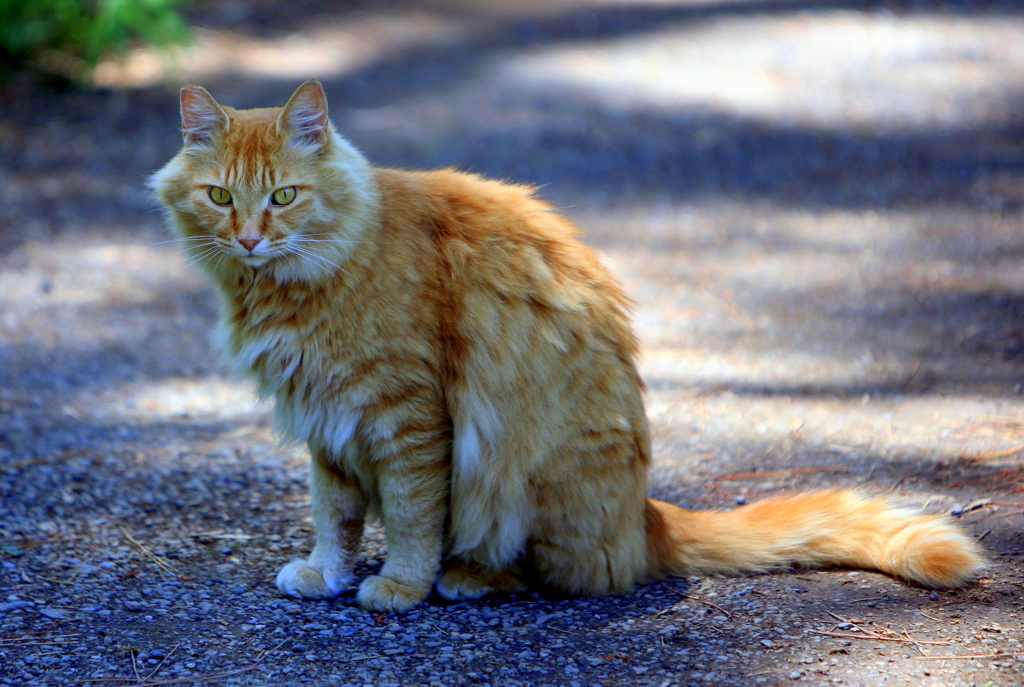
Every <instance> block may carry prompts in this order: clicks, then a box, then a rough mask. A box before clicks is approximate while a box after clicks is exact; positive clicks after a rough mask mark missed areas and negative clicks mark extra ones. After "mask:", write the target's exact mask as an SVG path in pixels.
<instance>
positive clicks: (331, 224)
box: [151, 80, 984, 612]
mask: <svg viewBox="0 0 1024 687" xmlns="http://www.w3.org/2000/svg"><path fill="white" fill-rule="evenodd" d="M181 116H182V130H183V132H184V138H185V140H184V147H183V148H182V150H181V152H180V153H179V154H178V155H177V156H176V157H174V158H173V159H172V160H171V161H170V162H169V163H168V164H167V166H165V167H164V168H163V169H162V170H160V171H159V172H158V173H157V174H156V175H154V176H153V178H152V182H151V185H152V188H153V189H154V190H155V191H156V193H157V195H158V197H159V199H160V201H161V202H162V203H163V205H164V206H165V207H166V209H167V214H168V216H169V218H170V223H171V224H172V226H173V227H174V229H175V231H176V232H177V233H178V234H179V236H180V237H181V240H182V241H183V242H184V243H185V246H186V250H187V251H188V252H189V253H191V254H192V255H193V256H194V257H195V258H196V259H197V261H198V263H199V264H200V265H202V267H203V268H204V269H205V270H206V272H208V273H209V275H210V277H211V278H212V279H213V281H214V283H215V284H216V286H217V288H218V289H219V291H220V295H221V299H222V301H223V318H222V323H221V324H222V337H223V342H224V346H225V348H226V350H227V353H228V354H229V356H230V358H231V359H232V360H233V361H234V363H235V364H236V365H237V367H238V368H240V369H242V370H244V371H245V372H247V373H249V374H251V375H253V376H254V377H255V379H256V381H257V383H258V387H259V390H260V392H261V393H262V394H264V395H266V396H269V397H273V398H274V399H275V408H276V423H277V425H278V427H279V429H280V431H281V432H282V433H283V434H284V435H285V436H287V437H290V438H292V439H295V440H298V441H302V442H305V443H306V444H307V445H308V446H309V450H310V453H311V455H312V507H313V515H314V520H315V524H316V545H315V546H314V548H313V551H312V553H311V554H310V556H309V557H308V558H306V559H302V560H295V561H292V562H291V563H289V564H287V565H286V566H285V567H284V568H283V569H282V570H281V571H280V573H279V574H278V576H277V585H278V587H279V588H280V589H281V590H282V591H283V592H284V593H286V594H290V595H292V596H295V597H300V598H324V597H332V596H336V595H337V594H339V593H341V592H342V591H343V590H345V589H346V588H347V587H348V586H349V585H350V584H351V583H352V579H353V574H352V571H353V562H354V560H355V557H356V553H357V550H358V547H359V543H360V538H361V535H362V531H363V522H364V518H365V517H366V516H367V514H372V515H375V516H377V517H379V518H380V519H381V520H382V521H383V524H384V528H385V533H386V536H387V542H388V553H387V557H386V560H385V562H384V565H383V568H382V569H381V571H380V573H379V574H378V575H375V576H372V577H369V578H368V579H365V580H363V581H362V583H361V584H360V586H359V590H358V599H359V602H360V604H361V605H362V606H363V607H364V608H367V609H373V610H376V611H396V612H402V611H406V610H408V609H410V608H412V607H413V606H415V605H416V604H418V603H420V602H421V601H423V599H424V598H425V597H426V596H427V594H428V593H429V592H430V590H431V588H432V587H433V586H434V585H435V583H436V586H437V590H438V591H439V592H440V594H441V595H442V596H444V597H446V598H449V599H459V598H473V597H477V596H480V595H482V594H486V593H488V592H491V591H508V590H515V589H520V588H522V587H523V586H524V585H525V584H526V583H527V582H531V581H532V582H537V583H540V584H546V585H550V586H551V587H553V588H556V589H559V590H562V591H564V592H568V593H583V594H605V593H609V592H612V593H614V592H624V591H627V590H629V589H631V588H633V587H634V586H635V585H636V584H637V583H639V582H642V581H645V580H652V579H656V578H658V577H660V576H664V575H681V574H686V573H689V572H708V573H735V572H739V571H757V570H765V569H768V568H772V567H777V566H785V565H792V564H799V565H809V566H812V565H813V566H820V565H843V566H856V567H862V568H873V569H877V570H881V571H884V572H887V573H890V574H892V575H896V576H898V577H901V578H904V579H907V580H911V581H914V582H918V583H920V584H923V585H927V586H936V587H945V586H955V585H959V584H961V583H963V582H964V581H965V580H966V579H968V578H969V577H970V576H971V575H972V574H973V573H974V572H976V571H977V570H978V568H979V567H980V566H981V565H983V562H984V561H983V558H982V556H981V552H980V548H979V547H978V545H977V544H976V543H975V542H974V541H973V540H972V539H971V538H969V537H968V536H966V535H965V534H964V533H963V532H961V531H960V530H959V529H958V528H957V527H956V526H954V525H952V524H951V523H949V522H947V521H946V520H945V519H943V518H941V517H936V516H929V515H920V514H917V513H914V512H911V511H907V510H902V509H896V508H892V507H890V506H889V505H887V503H885V502H884V501H881V500H877V499H870V498H867V497H865V496H862V495H860V494H859V493H857V492H851V491H822V492H816V493H806V494H797V495H793V496H784V497H781V498H774V499H770V500H766V501H762V502H760V503H756V504H753V505H748V506H745V507H741V508H738V509H736V510H734V511H731V512H690V511H685V510H682V509H680V508H677V507H676V506H673V505H670V504H667V503H662V502H659V501H654V500H652V499H648V498H646V497H645V490H646V474H647V469H648V466H649V464H650V460H651V449H650V439H649V436H648V426H647V420H646V418H645V416H644V408H643V402H642V390H643V385H642V383H641V381H640V378H639V376H638V374H637V369H636V364H635V358H636V355H637V341H636V339H635V337H634V335H633V332H632V330H631V328H630V324H629V319H628V306H629V302H628V300H627V299H626V297H625V296H624V295H623V293H622V292H621V291H620V289H619V287H618V285H617V284H616V282H615V281H614V279H613V278H612V277H611V276H610V275H609V273H608V271H607V270H606V269H605V268H604V267H603V266H602V265H601V262H600V261H599V260H598V258H597V257H596V255H595V254H594V253H593V252H592V251H591V250H590V249H589V248H587V247H586V246H585V245H584V244H583V243H581V242H580V241H579V240H578V239H577V238H576V232H575V231H574V230H573V228H572V227H571V226H570V225H569V223H568V222H567V221H566V220H565V219H563V218H561V217H560V216H559V215H557V214H556V213H555V212H553V211H552V209H551V208H550V207H548V206H547V205H545V204H544V203H542V202H541V201H539V200H537V199H536V198H534V197H533V194H532V192H531V190H530V189H528V188H524V187H520V186H513V185H508V184H502V183H497V182H494V181H488V180H486V179H482V178H480V177H477V176H473V175H469V174H462V173H459V172H455V171H451V170H442V171H434V172H408V171H399V170H393V169H378V168H374V167H371V166H370V165H369V163H368V162H367V161H366V159H364V158H363V157H362V156H361V155H360V154H359V153H358V152H357V151H356V150H355V149H354V148H353V147H352V146H351V145H350V144H349V143H347V142H346V141H345V140H344V139H343V138H341V137H340V136H339V135H338V133H337V132H336V131H335V130H334V128H333V127H332V125H331V124H330V122H329V121H328V117H327V101H326V97H325V95H324V91H323V89H322V88H321V86H320V84H319V83H318V82H317V81H315V80H311V81H308V82H306V83H305V84H303V85H302V86H300V87H299V89H298V90H297V91H296V92H295V94H294V95H293V96H292V97H291V99H290V100H289V101H288V103H287V104H286V105H285V106H284V107H283V108H274V109H255V110H234V109H232V108H230V107H222V106H221V105H219V104H218V103H217V102H216V101H215V100H214V99H213V97H212V96H210V94H209V93H208V92H207V91H205V90H204V89H202V88H200V87H198V86H189V87H186V88H184V89H182V91H181Z"/></svg>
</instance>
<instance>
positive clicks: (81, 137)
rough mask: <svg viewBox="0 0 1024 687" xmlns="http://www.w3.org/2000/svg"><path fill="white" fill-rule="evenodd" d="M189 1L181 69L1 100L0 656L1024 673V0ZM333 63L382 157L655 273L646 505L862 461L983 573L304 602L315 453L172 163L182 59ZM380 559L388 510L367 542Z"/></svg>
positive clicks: (628, 673) (806, 678)
mask: <svg viewBox="0 0 1024 687" xmlns="http://www.w3.org/2000/svg"><path fill="white" fill-rule="evenodd" d="M285 7H287V8H288V12H284V11H283V10H282V8H285ZM193 19H194V20H195V21H196V23H197V24H198V25H199V26H201V27H203V28H202V30H201V31H200V33H199V39H198V44H197V47H196V48H195V49H194V51H193V52H192V53H190V54H189V55H186V56H185V57H184V58H183V60H182V62H181V63H180V64H181V67H180V70H181V73H178V74H176V75H175V74H170V75H168V74H166V73H164V72H162V71H161V70H162V69H163V68H162V67H161V63H160V62H159V61H158V60H155V59H153V57H152V56H149V55H146V54H144V53H140V54H137V55H134V56H133V57H132V59H131V61H130V62H129V63H128V64H127V66H122V67H119V68H114V67H104V68H103V69H101V70H100V72H99V73H98V75H97V80H98V81H100V82H101V83H102V84H106V85H105V86H104V87H102V88H98V89H95V90H88V91H82V90H78V91H75V90H72V91H52V90H48V89H47V88H46V87H44V86H41V85H39V84H37V83H34V82H31V81H29V80H18V81H16V82H14V83H12V84H8V85H7V86H5V87H3V90H0V103H2V105H0V238H2V246H3V247H2V249H0V499H2V500H0V566H2V569H0V572H2V577H0V684H3V685H95V684H108V685H117V684H136V685H137V684H188V683H192V682H203V683H206V684H211V683H212V684H225V685H263V684H270V683H273V684H276V685H292V684H307V683H308V684H324V685H335V684H337V685H343V684H365V685H388V684H396V685H406V684H423V685H428V684H441V685H466V684H481V685H486V684H492V685H577V684H578V685H658V686H660V687H666V686H668V685H758V684H766V685H785V684H808V685H837V684H838V685H864V686H865V687H867V686H875V685H880V684H886V685H898V686H909V685H913V686H914V687H919V686H921V685H941V686H946V685H956V686H959V685H965V686H966V685H978V686H979V687H981V686H986V687H988V686H991V687H997V686H1003V685H1006V686H1015V685H1020V684H1021V683H1022V681H1024V645H1022V642H1024V630H1022V626H1021V618H1022V613H1024V597H1022V595H1024V592H1022V587H1021V584H1022V582H1024V566H1022V564H1021V560H1022V559H1021V556H1022V555H1024V541H1022V538H1021V534H1020V531H1021V527H1022V523H1024V517H1022V513H1024V463H1022V459H1021V456H1022V453H1024V400H1022V395H1021V391H1022V384H1024V375H1022V371H1024V370H1022V363H1024V325H1022V316H1024V295H1022V294H1024V235H1022V233H1021V231H1020V230H1021V226H1022V219H1024V213H1022V201H1024V136H1022V134H1024V119H1022V117H1021V114H1020V112H1021V104H1022V97H1024V95H1022V94H1024V13H1022V12H1021V10H1020V9H1019V3H1016V2H1010V1H1009V0H1007V1H1006V2H996V1H993V2H987V1H983V0H977V1H976V2H968V1H966V0H964V1H960V2H937V1H933V0H918V1H909V0H908V1H907V2H895V1H888V2H866V1H864V2H859V1H856V0H848V1H846V2H826V1H822V2H792V1H788V2H772V1H769V0H763V1H760V2H757V1H749V2H719V1H718V0H707V1H706V2H701V3H697V2H686V1H684V0H680V1H678V2H669V1H662V2H643V3H641V2H631V1H628V0H621V1H619V2H611V1H609V2H600V3H598V2H589V3H588V2H585V1H584V0H557V1H552V0H547V1H545V2H541V1H540V0H522V1H521V2H517V3H514V4H513V3H491V4H489V3H484V2H471V1H470V0H457V1H454V2H441V1H440V0H436V1H429V0H420V1H418V2H413V1H408V2H392V3H387V4H385V3H382V2H378V3H374V2H362V3H359V2H328V3H288V4H286V3H281V2H271V1H269V0H263V1H260V2H253V3H239V2H231V1H229V0H218V1H217V2H206V3H201V4H200V5H199V6H198V7H197V9H196V10H195V14H194V16H193ZM314 75H315V76H319V77H320V78H322V79H323V81H324V83H325V85H326V87H327V91H328V95H329V97H330V98H331V103H332V115H333V117H334V119H335V121H336V123H337V125H338V126H339V128H340V129H341V130H342V131H344V132H345V133H346V134H348V135H349V136H350V137H351V138H352V140H353V141H355V142H356V143H357V145H359V146H360V147H361V148H362V149H363V150H364V151H365V152H366V153H367V154H368V155H369V156H370V157H371V158H372V159H374V160H376V161H377V162H379V163H381V164H386V165H398V166H407V167H437V166H444V165H457V166H459V167H462V168H466V169H471V170H475V171H478V172H481V173H485V174H488V175H491V176H495V177H499V178H510V179H514V180H517V181H523V182H530V183H536V184H538V185H540V186H542V188H541V193H542V195H544V196H545V197H547V198H549V199H550V200H552V202H553V203H555V204H556V205H557V206H558V207H560V208H563V211H564V212H565V213H566V214H567V215H569V216H570V217H572V218H573V219H574V220H575V221H577V222H578V224H579V225H580V227H581V228H582V229H584V230H585V231H586V232H587V235H588V241H590V242H591V243H592V244H593V245H595V246H596V247H598V248H599V249H601V250H602V251H603V252H604V254H605V255H606V256H607V259H608V261H609V263H610V264H611V265H612V266H613V268H614V269H615V270H616V271H617V273H618V274H620V275H621V277H622V279H623V281H624V282H625V284H626V287H627V289H628V291H629V292H630V293H631V294H632V295H633V296H634V298H635V300H636V301H637V308H636V322H637V327H638V329H639V331H640V333H641V336H642V338H643V341H644V349H645V350H644V359H643V369H644V375H645V378H646V379H647V381H648V383H649V388H650V391H649V394H648V410H649V413H650V415H651V419H652V425H653V429H654V440H655V450H656V465H655V468H654V470H653V472H652V481H651V494H652V496H655V497H658V498H662V499H666V500H670V501H673V502H675V503H678V504H680V505H683V506H685V507H700V508H721V507H731V506H733V505H734V504H736V503H742V502H744V501H746V500H748V499H749V500H753V499H755V498H757V497H758V496H761V495H764V494H769V493H781V492H786V491H791V490H794V489H803V488H814V487H820V486H826V485H840V486H859V487H862V488H864V489H866V490H867V491H870V492H872V493H878V494H887V495H889V496H890V497H891V498H892V499H894V500H896V501H897V502H900V503H906V504H912V505H916V506H920V507H923V508H924V509H926V510H929V511H934V512H943V511H945V512H952V513H954V514H956V517H959V518H960V519H961V520H962V522H963V524H964V525H965V526H966V527H968V528H969V529H970V530H971V531H973V532H974V533H975V534H976V535H977V536H978V537H981V538H982V539H983V542H984V543H985V544H986V545H987V546H988V548H989V550H990V552H991V555H992V561H993V563H992V566H991V567H990V568H989V569H987V570H986V572H985V575H984V577H983V578H982V579H980V580H979V581H978V582H977V583H976V584H974V585H972V586H969V587H967V588H966V589H963V590H959V591H953V592H945V591H943V592H932V591H929V590H923V589H919V588H914V587H908V586H906V585H903V584H900V583H897V582H895V581H893V580H891V579H889V578H887V577H884V576H882V575H879V574H876V573H870V572H858V571H847V570H827V571H784V572H780V573H778V574H773V575H763V576H751V577H741V578H732V579H719V578H703V579H696V578H692V579H677V580H670V581H667V582H663V583H659V584H653V585H648V586H645V587H643V588H641V589H639V590H638V591H637V592H635V593H633V594H631V595H627V596H622V597H606V598H598V599H564V598H554V597H551V596H550V595H547V594H544V593H533V594H522V595H513V596H506V597H495V598H490V599H483V600H479V601H474V602H472V603H458V604H451V603H447V602H444V601H443V600H441V599H439V598H436V597H432V598H431V599H430V600H429V601H428V603H427V604H425V605H424V606H423V607H421V608H419V609H417V610H415V611H414V612H412V613H410V614H408V615H405V616H400V617H399V616H392V615H382V616H374V615H371V614H367V613H364V612H363V611H361V610H359V609H358V608H357V607H356V606H355V602H354V598H353V595H352V594H351V593H347V594H345V595H343V596H341V597H340V598H338V599H335V600H331V601H323V602H302V603H299V602H296V601H294V600H292V599H286V598H283V597H281V596H279V595H278V593H277V592H276V590H275V589H274V586H273V577H274V575H275V573H276V570H277V569H278V568H279V567H280V566H281V565H283V564H284V563H285V562H286V561H288V560H290V559H291V558H292V557H295V556H298V555H300V554H302V553H303V552H305V551H307V550H308V548H309V547H310V546H311V539H312V536H311V535H312V528H311V521H310V514H309V501H308V495H307V491H306V481H307V478H308V468H307V466H306V462H305V461H306V457H305V454H304V452H303V451H302V450H301V449H300V448H295V447H281V446H279V445H278V443H277V442H276V440H275V438H274V437H273V436H272V435H271V434H270V432H269V429H268V424H267V411H266V409H265V408H262V407H258V406H256V405H255V404H254V401H253V398H252V392H251V389H250V387H249V386H248V385H247V384H246V383H245V382H244V381H240V380H237V379H233V378H231V377H229V376H227V375H226V374H225V373H224V372H223V368H222V367H221V366H220V364H219V363H218V361H217V354H216V351H214V350H212V348H211V346H210V343H209V341H210V331H211V330H212V328H213V325H214V322H215V320H216V303H215V301H214V298H213V295H212V294H211V292H210V291H209V289H208V288H207V286H206V284H205V283H204V282H203V281H202V279H201V278H200V276H199V275H197V274H195V273H194V272H193V271H192V270H191V269H190V268H189V267H188V266H187V265H186V264H184V262H182V259H181V256H179V255H178V254H176V252H175V250H174V249H173V247H170V246H168V245H165V244H161V243H160V242H161V241H164V240H166V239H167V238H168V237H167V236H166V234H165V232H164V230H163V229H162V227H161V226H160V219H159V214H158V213H157V212H156V211H155V206H154V205H153V203H152V202H151V201H150V200H149V198H148V197H147V194H146V192H145V190H144V188H143V182H142V180H143V178H144V176H145V175H146V174H147V173H149V172H151V171H153V170H155V169H156V168H158V167H159V166H160V165H161V164H162V163H163V162H164V161H165V160H166V159H167V158H168V157H169V156H170V155H171V154H173V152H174V149H175V147H176V145H177V142H178V140H177V135H176V128H177V125H178V123H177V113H176V110H177V102H176V93H175V91H176V88H177V86H178V85H180V83H182V82H184V81H200V82H202V83H203V84H204V85H206V86H207V87H209V88H210V90H211V91H212V92H213V93H214V94H215V95H216V96H217V97H218V98H219V99H221V100H222V101H223V102H227V103H230V104H234V105H237V106H241V107H246V106H257V105H268V104H276V103H280V102H283V101H284V98H286V97H287V95H288V94H289V93H291V91H292V90H293V89H294V87H295V86H296V85H297V84H298V83H300V82H301V81H302V80H304V79H305V78H308V77H309V76H314ZM162 79H163V80H165V81H162ZM383 553H384V543H383V539H382V537H381V536H380V533H379V531H376V530H375V531H373V532H371V536H370V537H369V538H368V541H367V543H366V547H365V557H364V559H363V560H362V561H361V563H360V573H361V574H368V573H370V572H372V571H373V570H375V569H377V568H378V567H379V566H380V564H381V560H382V557H383ZM942 657H947V658H942Z"/></svg>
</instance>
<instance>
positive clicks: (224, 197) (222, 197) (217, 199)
mask: <svg viewBox="0 0 1024 687" xmlns="http://www.w3.org/2000/svg"><path fill="white" fill-rule="evenodd" d="M210 200H212V201H213V202H214V203H216V204H217V205H229V204H230V203H231V193H229V192H228V190H227V189H226V188H221V187H220V186H211V187H210Z"/></svg>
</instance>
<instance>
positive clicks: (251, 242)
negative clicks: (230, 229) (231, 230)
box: [238, 239, 260, 253]
mask: <svg viewBox="0 0 1024 687" xmlns="http://www.w3.org/2000/svg"><path fill="white" fill-rule="evenodd" d="M238 242H239V243H240V244H242V245H243V246H245V249H246V250H247V251H249V252H250V253H251V252H252V249H253V248H255V247H256V244H257V243H259V242H260V240H259V239H238Z"/></svg>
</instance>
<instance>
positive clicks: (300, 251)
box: [287, 245, 352, 277]
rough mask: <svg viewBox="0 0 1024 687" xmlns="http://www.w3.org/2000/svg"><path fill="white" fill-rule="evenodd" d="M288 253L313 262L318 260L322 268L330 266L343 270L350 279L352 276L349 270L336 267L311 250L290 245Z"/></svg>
mask: <svg viewBox="0 0 1024 687" xmlns="http://www.w3.org/2000/svg"><path fill="white" fill-rule="evenodd" d="M287 251H288V252H289V253H292V254H294V255H298V256H300V257H304V258H306V259H309V260H311V261H312V260H317V261H319V262H320V266H321V267H323V266H325V265H330V266H331V267H333V268H334V269H336V270H341V271H342V272H344V273H345V274H347V275H348V276H350V277H351V276H352V273H351V272H349V271H348V270H346V269H345V268H344V267H342V266H341V265H335V264H334V263H333V262H331V261H330V260H328V259H327V258H325V257H324V256H322V255H318V254H317V253H314V252H313V251H311V250H306V249H305V248H301V247H299V246H296V245H290V246H288V247H287ZM313 264H317V263H315V262H314V263H313Z"/></svg>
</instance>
